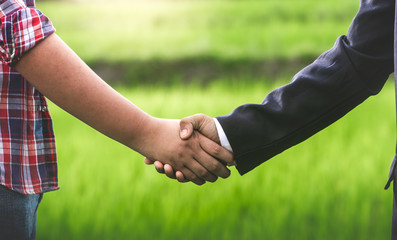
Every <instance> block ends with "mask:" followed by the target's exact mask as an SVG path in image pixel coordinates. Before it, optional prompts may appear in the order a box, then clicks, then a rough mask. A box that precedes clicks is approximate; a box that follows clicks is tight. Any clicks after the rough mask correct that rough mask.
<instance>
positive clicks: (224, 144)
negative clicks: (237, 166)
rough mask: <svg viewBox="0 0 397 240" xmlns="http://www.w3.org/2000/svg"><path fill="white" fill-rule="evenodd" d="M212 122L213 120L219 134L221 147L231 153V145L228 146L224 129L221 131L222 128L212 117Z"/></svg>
mask: <svg viewBox="0 0 397 240" xmlns="http://www.w3.org/2000/svg"><path fill="white" fill-rule="evenodd" d="M214 122H215V126H216V130H217V131H218V136H219V140H220V141H221V145H222V147H224V148H226V149H227V150H228V151H230V152H232V153H233V149H232V146H230V143H229V140H228V139H227V136H226V134H225V131H223V128H222V126H221V124H220V123H219V121H218V119H216V118H214Z"/></svg>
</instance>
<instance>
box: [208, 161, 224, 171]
mask: <svg viewBox="0 0 397 240" xmlns="http://www.w3.org/2000/svg"><path fill="white" fill-rule="evenodd" d="M209 168H210V169H209V170H210V171H211V172H219V171H220V170H221V169H222V164H220V163H219V162H214V163H212V164H211V165H210V167H209Z"/></svg>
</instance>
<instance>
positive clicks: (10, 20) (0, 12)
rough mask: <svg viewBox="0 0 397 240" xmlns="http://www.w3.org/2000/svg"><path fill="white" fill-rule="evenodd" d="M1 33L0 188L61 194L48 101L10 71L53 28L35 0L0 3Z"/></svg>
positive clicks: (14, 72)
mask: <svg viewBox="0 0 397 240" xmlns="http://www.w3.org/2000/svg"><path fill="white" fill-rule="evenodd" d="M0 28H1V35H0V57H1V62H0V184H2V185H5V186H6V187H8V188H10V189H12V190H14V191H17V192H20V193H23V194H36V193H43V192H48V191H52V190H55V189H58V176H57V160H56V149H55V136H54V131H53V127H52V120H51V116H50V114H49V112H48V107H47V102H46V100H45V98H44V96H43V95H42V94H41V93H40V92H39V91H37V90H36V89H35V88H34V87H33V86H32V85H30V84H29V82H28V81H26V79H25V78H24V77H23V76H22V75H21V74H19V73H18V72H16V71H15V69H14V68H13V67H12V66H13V65H14V64H15V63H16V62H17V61H18V60H19V59H20V58H21V56H22V55H23V54H24V53H25V52H27V51H28V50H29V49H31V48H33V47H34V46H35V45H36V44H37V43H39V42H40V41H41V40H43V39H45V38H46V37H48V36H49V35H50V34H52V33H54V32H55V29H54V27H53V26H52V23H51V21H50V20H49V19H48V18H47V17H46V16H44V15H43V14H42V13H41V12H40V11H39V10H37V9H36V8H35V2H34V0H0Z"/></svg>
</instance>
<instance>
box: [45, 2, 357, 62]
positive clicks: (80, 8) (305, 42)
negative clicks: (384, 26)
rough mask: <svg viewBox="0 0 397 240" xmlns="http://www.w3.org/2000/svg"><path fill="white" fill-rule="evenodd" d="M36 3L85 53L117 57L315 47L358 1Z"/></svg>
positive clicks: (343, 28) (231, 54) (232, 54)
mask: <svg viewBox="0 0 397 240" xmlns="http://www.w3.org/2000/svg"><path fill="white" fill-rule="evenodd" d="M38 6H39V9H40V10H42V11H43V12H44V13H45V14H46V15H48V16H49V17H50V18H51V20H52V21H53V23H54V25H55V27H56V28H57V33H58V34H59V35H60V36H61V37H62V38H63V39H64V40H65V41H66V43H68V44H70V45H71V46H72V48H73V49H74V50H75V51H76V52H78V53H79V55H80V56H81V57H82V58H83V59H84V60H85V61H88V62H97V61H106V62H108V61H116V62H117V61H125V60H130V59H140V60H148V59H149V60H150V59H153V58H156V59H165V60H171V59H180V58H191V57H194V58H197V57H208V56H212V57H215V58H219V59H235V58H237V59H239V58H243V59H245V58H254V59H263V58H265V59H270V58H291V57H302V56H307V55H308V56H313V55H317V54H319V53H321V52H322V51H324V50H325V49H328V48H330V47H332V45H333V43H334V42H335V39H336V38H337V37H338V36H339V35H341V34H346V32H347V29H348V26H349V23H350V22H351V20H352V19H353V17H354V15H355V13H356V12H357V10H358V1H357V0H332V1H331V0H327V1H314V0H299V1H298V0H284V1H269V0H263V1H219V0H217V1H186V0H185V1H183V0H182V1H111V2H110V1H103V2H95V1H88V2H84V1H83V3H69V2H43V3H40V0H39V1H38ZM93 39H95V42H93Z"/></svg>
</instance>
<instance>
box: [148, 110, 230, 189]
mask: <svg viewBox="0 0 397 240" xmlns="http://www.w3.org/2000/svg"><path fill="white" fill-rule="evenodd" d="M156 121H159V123H158V124H162V127H161V128H160V129H161V131H160V132H158V134H157V136H154V139H155V140H154V142H153V143H151V144H154V145H152V147H154V148H155V150H154V151H153V152H155V154H151V155H149V156H148V155H146V154H144V155H145V156H146V158H145V163H146V164H148V165H151V164H154V166H155V168H156V170H157V171H158V172H159V173H163V174H166V175H167V176H168V177H169V178H172V179H177V180H178V181H179V182H189V181H191V182H193V183H195V184H197V185H202V184H204V183H206V182H207V181H208V182H215V181H216V180H217V179H218V177H222V178H227V177H229V175H230V170H229V169H228V168H227V167H226V166H233V165H235V162H234V160H233V154H232V153H231V152H229V151H228V150H226V149H225V148H223V147H221V146H220V139H219V136H218V131H217V128H216V124H215V121H214V119H213V118H211V117H208V116H206V115H204V114H196V115H193V116H190V117H187V118H184V119H182V120H181V121H178V120H164V119H156ZM155 133H156V132H155V131H153V134H155Z"/></svg>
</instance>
